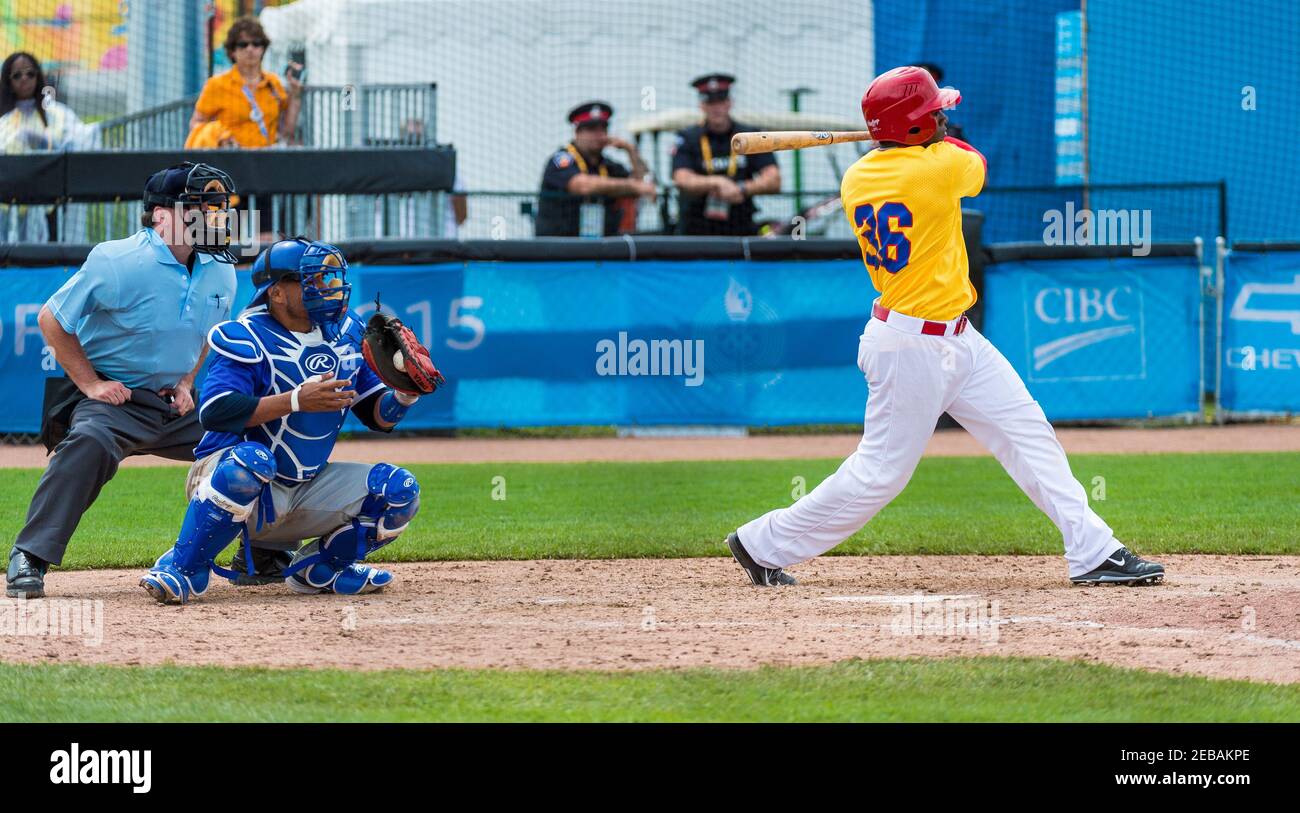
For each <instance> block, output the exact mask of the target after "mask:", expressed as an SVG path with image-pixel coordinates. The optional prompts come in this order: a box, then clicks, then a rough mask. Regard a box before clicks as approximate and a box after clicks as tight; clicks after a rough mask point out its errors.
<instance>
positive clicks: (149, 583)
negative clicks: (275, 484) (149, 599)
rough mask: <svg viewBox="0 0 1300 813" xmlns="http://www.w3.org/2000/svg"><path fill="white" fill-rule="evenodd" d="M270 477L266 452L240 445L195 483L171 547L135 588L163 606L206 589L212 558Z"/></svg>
mask: <svg viewBox="0 0 1300 813" xmlns="http://www.w3.org/2000/svg"><path fill="white" fill-rule="evenodd" d="M274 476H275V463H274V460H273V458H272V457H271V452H270V451H269V450H268V449H267V448H266V447H265V446H263V445H261V444H260V443H241V444H239V445H238V446H235V447H233V448H232V449H231V450H230V451H229V452H227V453H226V456H225V457H224V458H222V460H221V462H219V463H218V464H217V466H216V468H215V469H213V471H212V474H211V475H210V476H208V477H207V478H206V479H204V480H203V482H202V483H200V484H199V487H198V488H197V489H196V490H195V492H194V497H193V499H191V500H190V505H189V508H188V509H187V510H186V511H185V520H184V521H183V522H182V523H181V530H180V534H179V535H178V536H177V538H176V544H175V545H174V546H173V547H172V549H171V550H169V551H167V552H166V553H164V554H163V555H162V556H160V557H158V561H157V562H155V563H154V566H153V568H151V569H150V570H149V572H148V573H147V574H145V576H144V577H143V578H141V579H140V586H141V587H143V588H144V589H145V590H147V591H149V594H150V595H151V596H153V597H154V598H155V599H157V600H158V601H160V602H162V603H163V604H169V603H173V602H174V603H179V604H184V603H186V602H188V601H189V600H190V599H191V598H193V597H195V596H201V595H203V593H204V592H206V591H207V589H208V579H209V577H210V575H211V571H212V569H213V564H212V560H213V558H214V557H216V555H217V554H218V553H220V552H221V551H222V550H224V549H225V548H226V546H227V545H229V544H230V543H231V542H232V541H233V540H234V538H235V537H236V536H237V535H238V534H239V533H240V531H241V530H243V529H244V522H245V520H247V519H248V517H249V515H250V514H252V511H253V504H254V502H256V501H257V498H258V497H259V496H264V497H265V498H266V499H269V495H264V488H265V486H266V484H267V483H269V482H270V481H271V479H272V478H273V477H274Z"/></svg>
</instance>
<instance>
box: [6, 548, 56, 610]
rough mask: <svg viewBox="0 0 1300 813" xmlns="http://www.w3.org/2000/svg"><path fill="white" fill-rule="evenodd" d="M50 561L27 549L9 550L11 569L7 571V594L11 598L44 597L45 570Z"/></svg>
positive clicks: (47, 568) (48, 566) (48, 567)
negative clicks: (34, 554)
mask: <svg viewBox="0 0 1300 813" xmlns="http://www.w3.org/2000/svg"><path fill="white" fill-rule="evenodd" d="M49 569H50V563H49V562H47V561H45V560H44V559H40V558H38V557H36V556H33V555H31V554H30V553H28V552H27V551H22V550H18V548H13V549H12V550H10V551H9V570H8V571H7V572H6V573H5V595H6V596H8V597H9V598H44V597H45V571H47V570H49Z"/></svg>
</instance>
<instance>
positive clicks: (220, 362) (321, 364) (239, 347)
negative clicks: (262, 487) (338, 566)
mask: <svg viewBox="0 0 1300 813" xmlns="http://www.w3.org/2000/svg"><path fill="white" fill-rule="evenodd" d="M363 333H364V326H363V324H362V322H361V320H360V319H359V318H358V317H357V316H356V315H355V314H351V313H349V314H348V316H347V317H346V318H345V319H344V320H343V323H342V325H341V326H340V330H339V332H338V335H337V336H336V337H335V338H334V339H333V340H328V339H326V338H325V337H324V336H323V335H322V334H321V332H320V331H319V330H314V331H312V332H311V333H306V334H303V333H294V332H293V331H291V330H289V329H287V328H285V327H284V326H283V325H281V324H280V323H278V322H277V321H275V320H274V319H273V318H271V316H270V315H269V314H267V313H266V312H265V311H260V312H253V313H249V314H246V315H244V316H243V317H241V318H240V319H238V320H237V321H232V322H224V323H222V324H220V325H218V326H217V327H215V328H214V329H213V330H212V332H211V334H209V337H208V338H209V342H210V344H211V346H212V349H213V350H214V351H215V352H216V354H217V355H216V357H215V358H214V359H213V363H212V365H211V367H210V368H209V371H208V375H207V378H206V380H205V382H204V398H205V401H211V400H215V398H216V397H220V394H221V393H222V392H227V391H228V392H232V393H239V394H241V395H247V396H253V397H258V398H261V397H265V396H268V395H280V394H283V393H287V392H292V391H293V390H294V389H295V388H297V387H298V386H299V385H301V384H303V383H304V382H305V381H307V379H309V378H311V377H313V376H320V375H325V374H333V376H334V377H335V378H338V379H342V380H347V381H348V382H349V385H348V389H352V390H355V391H356V392H357V397H358V400H360V399H362V398H365V397H367V396H369V395H371V394H372V393H374V392H376V391H378V390H380V389H383V388H384V385H383V382H382V381H380V380H379V378H378V376H376V375H375V373H374V371H372V370H371V369H370V368H369V367H368V366H367V365H366V363H365V359H364V357H363V356H362V353H361V337H362V334H363ZM346 417H347V410H346V409H340V410H338V411H335V412H294V413H291V414H289V415H287V416H284V417H282V418H276V419H274V420H271V421H267V422H266V423H264V424H260V425H258V426H252V427H248V428H247V429H245V430H244V433H243V435H242V436H240V435H235V434H233V433H230V432H213V431H209V432H208V433H207V434H205V435H204V437H203V440H202V442H200V443H199V446H198V448H196V449H195V456H196V457H199V458H202V457H205V456H206V455H208V454H210V453H212V452H214V451H217V450H218V449H223V448H226V447H229V446H232V445H234V444H236V443H239V442H241V441H252V442H254V443H260V444H262V445H263V446H265V447H266V448H268V449H270V450H271V454H272V455H273V456H274V458H275V468H276V479H277V480H279V481H280V482H283V483H286V484H292V483H298V482H304V481H306V480H310V479H311V478H312V477H314V476H315V475H316V473H317V472H319V471H320V470H321V468H322V467H323V466H324V465H325V463H326V462H327V461H328V460H329V456H330V453H331V452H332V451H333V449H334V444H335V442H336V441H337V440H338V435H339V430H340V429H341V428H342V427H343V421H344V419H345V418H346Z"/></svg>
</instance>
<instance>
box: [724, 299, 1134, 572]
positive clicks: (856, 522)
mask: <svg viewBox="0 0 1300 813" xmlns="http://www.w3.org/2000/svg"><path fill="white" fill-rule="evenodd" d="M957 323H958V320H953V321H952V322H949V323H946V325H947V328H946V331H945V335H942V336H937V335H922V334H921V332H920V331H921V324H922V320H920V319H915V318H913V317H909V316H905V315H903V314H899V313H890V314H889V318H888V321H881V320H880V319H876V318H873V319H872V320H871V321H869V322H868V323H867V327H866V330H864V331H863V333H862V338H861V339H860V341H859V344H858V367H859V369H861V370H862V372H863V374H864V375H865V376H866V378H867V386H868V389H869V393H870V397H869V398H868V400H867V412H866V419H865V421H864V428H863V432H862V441H861V442H860V443H859V444H858V448H857V451H855V452H854V453H853V455H852V456H851V457H849V459H847V460H845V461H844V463H843V464H841V465H840V467H839V469H838V470H837V471H836V472H835V473H834V474H832V475H831V476H830V477H828V478H826V479H825V480H823V481H822V483H821V484H820V485H818V486H817V488H815V489H813V490H812V491H811V492H810V493H808V494H806V495H805V496H803V497H802V498H800V499H799V500H798V501H797V502H795V503H794V504H793V505H791V506H790V507H788V508H778V509H777V510H775V511H770V512H768V513H767V514H764V515H763V516H761V517H759V518H758V519H755V520H753V521H751V522H749V523H746V524H745V525H743V526H741V527H740V529H739V533H740V539H741V542H742V544H744V546H745V550H747V551H749V554H750V555H751V556H752V557H753V558H754V561H756V562H758V563H759V564H760V565H763V566H764V567H789V566H790V565H793V564H797V563H799V562H804V561H807V560H809V559H812V558H813V557H815V556H818V555H820V554H822V553H825V552H826V551H828V550H830V549H831V548H833V547H835V546H836V545H838V544H839V543H841V542H843V541H844V540H845V539H847V538H849V537H850V536H852V535H853V534H854V533H856V532H857V531H858V530H860V529H861V528H862V526H864V525H866V524H867V522H868V521H869V520H870V519H871V518H872V517H873V516H875V515H876V512H878V511H879V510H880V509H882V508H884V507H885V506H886V505H887V504H888V503H889V501H890V500H892V499H893V498H894V497H895V496H897V495H898V493H899V492H900V491H902V490H903V486H905V485H907V481H908V480H910V479H911V477H912V472H913V471H914V470H915V469H916V464H917V463H918V462H919V461H920V459H921V453H922V452H924V451H925V447H926V444H927V442H928V441H929V439H930V436H931V435H932V434H933V433H934V427H935V424H936V422H937V421H938V420H939V416H940V415H941V414H943V413H944V412H947V413H948V414H950V415H952V417H953V418H954V419H955V420H956V421H957V422H958V423H960V424H961V425H962V426H964V427H965V428H966V430H967V431H968V432H970V433H971V434H972V435H974V436H975V439H976V440H978V441H979V442H980V443H982V444H983V445H984V446H985V447H987V448H988V450H989V451H990V452H992V453H993V455H994V457H996V458H997V459H998V462H999V463H1001V464H1002V467H1003V468H1004V469H1006V470H1007V473H1008V474H1010V475H1011V478H1012V479H1013V480H1015V481H1016V485H1018V486H1020V489H1021V490H1022V491H1024V492H1025V494H1027V495H1028V496H1029V499H1031V500H1033V502H1034V505H1036V506H1038V508H1039V510H1041V511H1042V512H1043V513H1044V514H1046V515H1047V516H1048V517H1049V518H1050V519H1051V520H1052V522H1054V523H1055V524H1056V527H1057V528H1059V529H1060V531H1061V536H1062V537H1063V538H1064V540H1065V559H1066V561H1067V562H1068V563H1069V571H1070V575H1071V576H1078V575H1082V574H1084V573H1087V572H1088V571H1090V570H1093V569H1094V568H1096V567H1098V566H1099V565H1100V564H1101V562H1102V561H1103V560H1104V559H1105V558H1106V557H1107V556H1109V555H1110V554H1111V553H1113V552H1114V551H1116V550H1118V549H1119V548H1120V547H1121V544H1120V542H1119V541H1117V540H1116V539H1115V535H1114V533H1112V532H1111V529H1110V527H1109V526H1107V525H1106V523H1105V522H1104V521H1102V519H1101V517H1099V516H1097V514H1096V513H1095V512H1094V511H1093V510H1092V508H1090V507H1089V506H1088V498H1087V495H1086V494H1085V492H1084V489H1083V486H1082V485H1080V484H1079V482H1078V481H1077V480H1075V479H1074V475H1073V474H1072V473H1071V472H1070V464H1069V462H1068V461H1067V460H1066V457H1065V451H1064V450H1063V449H1062V448H1061V444H1060V442H1058V441H1057V439H1056V433H1055V432H1054V431H1053V430H1052V426H1051V424H1049V423H1048V422H1047V418H1046V416H1045V415H1044V414H1043V409H1042V407H1040V406H1039V405H1038V402H1037V401H1035V400H1034V399H1033V398H1032V397H1031V396H1030V395H1029V391H1028V390H1027V389H1025V385H1024V382H1022V381H1021V380H1020V377H1019V376H1018V375H1016V371H1015V370H1014V369H1012V367H1011V364H1010V363H1009V362H1008V361H1007V360H1006V358H1005V357H1003V355H1002V354H1001V353H1000V352H998V350H997V348H995V347H994V346H993V345H992V344H990V343H989V341H988V340H987V339H985V338H984V337H983V336H982V335H980V333H979V332H978V331H976V330H975V329H974V328H973V327H971V326H970V325H969V324H967V325H966V327H965V329H964V330H963V331H962V332H961V333H960V334H957V335H953V331H954V330H955V328H956V325H957ZM953 530H954V532H955V533H960V529H958V528H954V529H953Z"/></svg>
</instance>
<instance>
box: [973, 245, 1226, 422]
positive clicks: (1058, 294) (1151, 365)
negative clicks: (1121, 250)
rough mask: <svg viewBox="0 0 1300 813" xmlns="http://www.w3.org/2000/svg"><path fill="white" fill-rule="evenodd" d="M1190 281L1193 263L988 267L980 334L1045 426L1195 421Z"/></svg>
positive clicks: (1195, 331) (1196, 298) (1196, 308)
mask: <svg viewBox="0 0 1300 813" xmlns="http://www.w3.org/2000/svg"><path fill="white" fill-rule="evenodd" d="M1198 273H1199V271H1198V268H1197V265H1196V263H1195V261H1194V260H1193V259H1191V258H1149V257H1148V258H1124V259H1116V260H1052V261H1032V262H1015V263H999V264H996V265H991V266H988V267H987V268H986V269H985V276H984V296H985V301H986V304H985V308H984V334H985V335H986V336H987V337H988V339H989V340H990V341H992V342H993V344H995V345H996V346H997V347H998V348H999V349H1000V350H1001V351H1002V352H1003V354H1004V355H1005V356H1006V357H1007V359H1008V360H1009V361H1010V362H1011V364H1012V366H1013V367H1015V368H1016V371H1017V372H1018V373H1019V374H1020V376H1021V378H1023V379H1024V381H1025V384H1026V385H1027V386H1028V387H1029V391H1030V393H1032V394H1033V396H1034V398H1035V399H1037V400H1038V402H1039V403H1040V404H1042V406H1043V411H1044V412H1046V413H1047V417H1048V418H1049V419H1051V420H1087V419H1094V418H1095V419H1105V418H1148V417H1156V416H1174V415H1192V414H1198V413H1199V411H1200V395H1201V391H1202V387H1201V362H1200V356H1199V355H1198V354H1199V351H1200V346H1201V345H1200V341H1201V333H1200V327H1201V321H1200V319H1201V313H1200V287H1199V286H1200V283H1199V277H1198Z"/></svg>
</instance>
